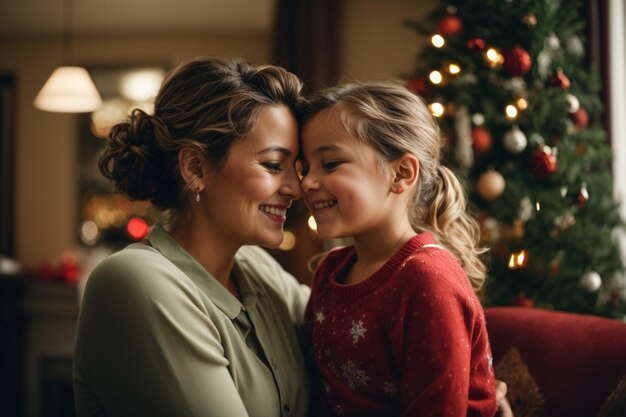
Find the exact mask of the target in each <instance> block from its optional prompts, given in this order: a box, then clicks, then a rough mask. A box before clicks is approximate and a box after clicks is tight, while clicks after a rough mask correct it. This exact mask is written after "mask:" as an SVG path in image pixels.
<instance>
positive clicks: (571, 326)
mask: <svg viewBox="0 0 626 417" xmlns="http://www.w3.org/2000/svg"><path fill="white" fill-rule="evenodd" d="M485 315H486V319H487V330H488V331H489V339H490V341H491V348H492V352H493V356H494V365H496V371H497V370H498V367H497V365H498V364H499V362H500V360H501V359H502V358H503V356H504V355H505V354H507V352H509V351H510V349H511V348H512V347H515V348H516V349H517V351H518V352H519V354H520V357H521V360H522V361H523V363H524V364H525V365H526V367H527V368H528V371H529V373H530V375H531V376H532V378H533V379H534V381H535V382H536V384H537V387H538V389H539V392H540V393H541V395H542V396H543V400H544V404H543V406H542V407H541V408H540V409H539V410H538V412H537V413H536V415H538V416H546V417H547V416H550V417H560V416H563V417H565V416H567V417H572V416H576V417H587V416H589V417H597V416H598V413H599V412H600V410H601V409H602V408H603V405H604V404H606V403H607V398H608V397H609V395H611V394H613V396H612V399H613V401H612V402H611V404H613V407H612V410H613V411H611V413H610V415H621V416H626V410H623V412H624V413H623V414H621V411H619V414H615V404H617V403H619V404H621V405H619V407H620V410H622V408H621V407H624V406H625V404H626V389H625V388H626V323H623V322H620V321H618V320H611V319H606V318H601V317H595V316H586V315H580V314H572V313H563V312H556V311H551V310H542V309H536V308H529V307H490V308H486V309H485ZM496 376H498V375H496ZM502 379H504V378H502ZM620 381H622V383H620ZM505 382H507V381H506V380H505ZM618 383H620V384H619V385H620V388H621V390H620V391H619V393H620V396H622V397H621V398H618V399H617V401H616V399H615V397H616V393H617V391H618V390H616V387H617V385H618ZM513 389H515V387H513V386H511V384H510V383H509V390H513ZM511 394H512V395H513V394H514V393H513V392H512V393H511ZM604 410H605V411H606V410H607V407H605V408H604ZM605 414H607V415H608V414H609V413H605Z"/></svg>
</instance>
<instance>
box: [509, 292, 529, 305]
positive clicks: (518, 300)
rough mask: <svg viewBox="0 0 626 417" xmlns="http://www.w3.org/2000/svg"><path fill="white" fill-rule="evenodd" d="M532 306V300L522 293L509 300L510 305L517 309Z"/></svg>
mask: <svg viewBox="0 0 626 417" xmlns="http://www.w3.org/2000/svg"><path fill="white" fill-rule="evenodd" d="M533 304H534V301H533V299H532V298H528V297H526V295H525V294H524V293H523V292H521V293H519V294H517V297H515V298H514V299H513V300H511V305H513V306H517V307H532V306H533Z"/></svg>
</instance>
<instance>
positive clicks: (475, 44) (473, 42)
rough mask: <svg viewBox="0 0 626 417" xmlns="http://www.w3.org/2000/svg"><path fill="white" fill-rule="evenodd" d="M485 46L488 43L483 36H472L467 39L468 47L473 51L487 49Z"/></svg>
mask: <svg viewBox="0 0 626 417" xmlns="http://www.w3.org/2000/svg"><path fill="white" fill-rule="evenodd" d="M485 46H487V45H486V44H485V41H484V40H483V39H481V38H471V39H469V40H468V41H467V47H468V48H469V49H471V50H472V51H478V52H481V51H482V50H483V49H485Z"/></svg>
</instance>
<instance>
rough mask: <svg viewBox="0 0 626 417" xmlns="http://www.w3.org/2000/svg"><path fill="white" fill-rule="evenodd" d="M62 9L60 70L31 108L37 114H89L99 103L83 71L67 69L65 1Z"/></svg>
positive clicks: (68, 43)
mask: <svg viewBox="0 0 626 417" xmlns="http://www.w3.org/2000/svg"><path fill="white" fill-rule="evenodd" d="M63 6H64V10H63V39H62V41H61V47H62V61H63V62H62V63H63V66H61V67H58V68H57V69H55V70H54V71H53V72H52V75H50V78H48V81H46V83H45V84H44V86H43V87H42V88H41V91H39V94H37V97H35V101H34V105H35V107H37V108H38V109H40V110H44V111H50V112H58V113H85V112H92V111H94V110H97V109H98V108H99V107H100V106H101V105H102V99H101V98H100V94H99V93H98V90H97V89H96V86H95V85H94V83H93V81H92V79H91V77H90V76H89V73H88V72H87V70H86V69H85V68H82V67H77V66H71V65H67V62H68V61H71V60H70V59H68V58H69V57H68V55H69V54H68V52H69V48H70V47H71V38H70V32H71V18H72V2H71V0H64V1H63ZM68 28H69V29H68Z"/></svg>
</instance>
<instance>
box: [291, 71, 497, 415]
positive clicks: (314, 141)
mask: <svg viewBox="0 0 626 417" xmlns="http://www.w3.org/2000/svg"><path fill="white" fill-rule="evenodd" d="M441 145H442V143H441V137H440V135H439V129H438V125H437V123H436V121H435V120H434V119H433V117H432V116H431V114H430V112H429V110H428V108H427V107H426V105H425V104H424V102H423V101H422V100H421V99H420V98H419V97H417V96H416V95H414V94H413V93H411V92H409V91H408V90H406V89H405V88H403V87H400V86H395V85H393V84H385V83H373V84H363V85H345V86H339V87H335V88H331V89H329V90H326V91H323V92H322V93H319V94H318V95H317V96H316V97H314V98H313V99H312V100H311V102H310V103H309V106H308V109H307V110H306V111H305V115H304V125H303V127H302V153H303V157H302V161H301V162H302V176H303V178H302V187H303V191H304V198H305V202H306V204H307V206H308V208H309V209H310V210H311V212H312V213H313V215H314V216H315V221H316V223H317V232H318V234H319V235H320V236H321V237H322V238H325V239H330V238H339V237H352V238H354V245H353V246H349V247H344V248H339V249H335V250H332V251H330V252H329V253H328V254H327V256H326V257H325V258H324V259H323V261H322V262H321V263H320V265H319V266H318V268H317V270H316V273H315V277H314V280H313V289H312V291H313V293H312V296H311V299H310V302H309V306H308V309H307V317H306V321H307V323H308V324H309V329H308V330H309V332H310V336H311V337H312V349H313V354H314V359H315V361H316V365H317V367H318V369H319V371H320V374H321V378H322V382H323V386H324V393H323V400H322V404H323V405H322V408H323V411H322V414H324V415H342V416H345V415H350V416H360V417H363V416H438V417H442V416H459V417H461V416H466V415H467V416H489V417H491V416H494V415H495V413H496V399H495V392H494V375H493V369H492V363H491V362H492V357H491V350H490V347H489V342H488V339H487V332H486V327H485V318H484V314H483V310H482V308H481V304H480V302H479V300H478V298H477V297H476V295H475V293H474V290H477V289H478V288H480V286H481V284H482V282H483V280H484V277H485V266H484V265H483V263H482V262H481V261H480V260H479V258H478V255H479V254H480V253H481V252H482V250H481V249H480V248H478V247H477V240H478V227H477V224H476V222H475V221H474V220H473V219H472V218H471V217H470V216H469V215H468V214H467V213H466V199H465V196H464V194H463V190H462V188H461V185H460V183H459V181H458V179H457V178H456V177H455V175H454V174H453V173H452V172H451V171H450V170H449V169H447V168H446V167H444V166H442V165H441V164H440V157H441Z"/></svg>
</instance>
